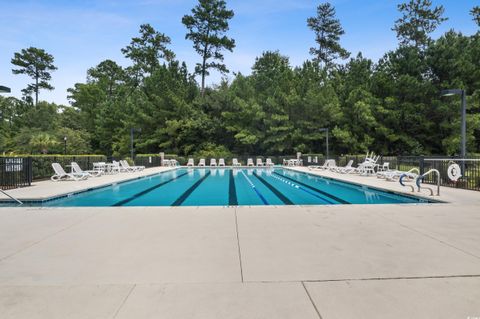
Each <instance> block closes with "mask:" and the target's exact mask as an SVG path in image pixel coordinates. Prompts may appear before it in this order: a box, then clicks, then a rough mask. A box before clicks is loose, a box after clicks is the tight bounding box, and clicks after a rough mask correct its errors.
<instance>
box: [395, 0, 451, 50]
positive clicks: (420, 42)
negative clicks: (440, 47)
mask: <svg viewBox="0 0 480 319" xmlns="http://www.w3.org/2000/svg"><path fill="white" fill-rule="evenodd" d="M398 10H399V11H400V12H402V13H403V16H402V17H401V18H400V19H398V20H396V21H395V25H394V27H393V29H392V30H393V31H395V32H397V38H398V39H399V40H400V43H401V44H402V45H410V44H413V45H414V46H415V47H416V48H417V49H425V48H426V46H427V45H428V44H429V43H430V41H431V39H430V37H429V34H430V33H432V32H433V31H435V30H436V29H437V27H438V26H439V25H440V24H441V23H442V22H444V21H446V20H448V18H444V17H443V13H444V11H445V9H444V8H443V6H438V7H435V8H432V1H431V0H410V1H409V2H408V3H401V4H399V5H398Z"/></svg>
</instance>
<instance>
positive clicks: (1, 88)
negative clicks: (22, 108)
mask: <svg viewBox="0 0 480 319" xmlns="http://www.w3.org/2000/svg"><path fill="white" fill-rule="evenodd" d="M10 92H12V90H10V88H8V87H6V86H3V85H0V93H10Z"/></svg>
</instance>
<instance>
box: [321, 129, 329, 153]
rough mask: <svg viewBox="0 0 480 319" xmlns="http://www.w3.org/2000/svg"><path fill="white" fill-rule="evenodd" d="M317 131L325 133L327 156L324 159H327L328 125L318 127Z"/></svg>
mask: <svg viewBox="0 0 480 319" xmlns="http://www.w3.org/2000/svg"><path fill="white" fill-rule="evenodd" d="M319 131H320V132H326V133H327V134H326V136H325V139H326V144H327V145H326V149H327V154H326V155H327V158H326V159H328V157H329V154H328V127H322V128H321V129H319Z"/></svg>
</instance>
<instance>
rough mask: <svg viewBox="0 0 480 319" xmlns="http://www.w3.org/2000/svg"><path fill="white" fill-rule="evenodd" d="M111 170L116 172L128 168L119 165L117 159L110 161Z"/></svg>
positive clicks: (124, 170) (125, 170)
mask: <svg viewBox="0 0 480 319" xmlns="http://www.w3.org/2000/svg"><path fill="white" fill-rule="evenodd" d="M111 168H112V170H113V171H117V172H128V171H129V170H128V169H126V168H125V167H123V166H122V165H120V162H117V161H112V166H111Z"/></svg>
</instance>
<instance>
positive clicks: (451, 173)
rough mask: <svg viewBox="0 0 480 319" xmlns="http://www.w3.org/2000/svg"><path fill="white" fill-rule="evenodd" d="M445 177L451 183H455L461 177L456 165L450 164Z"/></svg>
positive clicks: (460, 171) (458, 167)
mask: <svg viewBox="0 0 480 319" xmlns="http://www.w3.org/2000/svg"><path fill="white" fill-rule="evenodd" d="M447 175H448V178H450V180H451V181H454V182H456V181H458V179H459V178H460V177H462V170H461V169H460V166H459V165H458V164H452V165H450V166H449V167H448V169H447Z"/></svg>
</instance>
